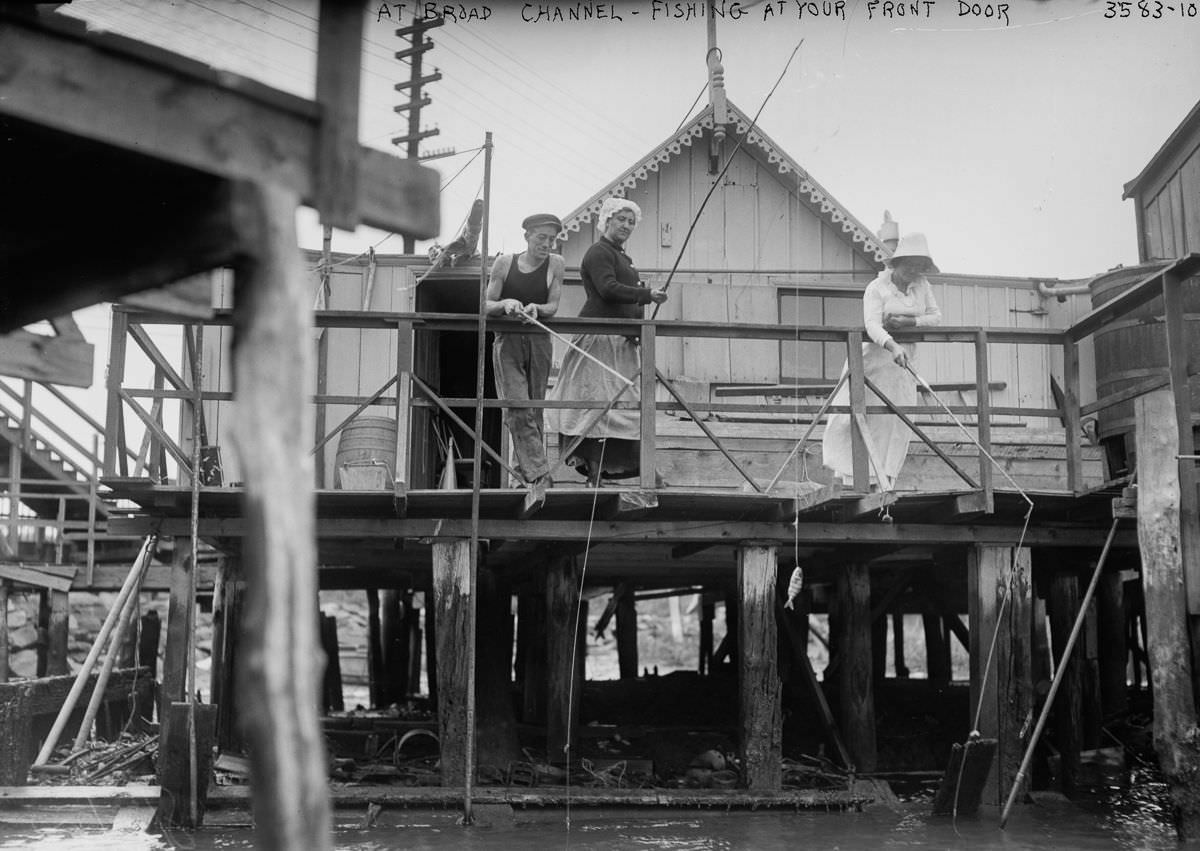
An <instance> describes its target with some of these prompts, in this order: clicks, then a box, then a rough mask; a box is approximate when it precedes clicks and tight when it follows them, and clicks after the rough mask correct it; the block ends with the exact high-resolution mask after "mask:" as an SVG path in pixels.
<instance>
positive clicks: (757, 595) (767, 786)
mask: <svg viewBox="0 0 1200 851" xmlns="http://www.w3.org/2000/svg"><path fill="white" fill-rule="evenodd" d="M737 566H738V618H737V623H738V644H737V646H738V650H739V651H740V652H739V654H738V659H739V663H738V671H739V674H740V677H739V683H738V694H739V699H740V707H741V709H740V712H739V715H738V717H739V720H740V736H739V744H740V749H741V752H742V770H743V772H744V774H745V780H746V788H748V789H750V790H752V791H762V792H773V791H778V790H779V789H780V788H781V785H782V782H783V776H782V766H781V759H782V757H783V708H782V687H781V684H780V680H779V660H778V644H779V638H778V629H777V626H776V620H775V580H776V574H777V573H778V572H779V568H778V563H777V559H776V550H775V546H774V545H773V544H756V543H755V544H752V543H746V544H742V545H740V546H739V547H738V565H737Z"/></svg>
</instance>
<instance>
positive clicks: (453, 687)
mask: <svg viewBox="0 0 1200 851" xmlns="http://www.w3.org/2000/svg"><path fill="white" fill-rule="evenodd" d="M432 550H433V610H435V611H436V614H435V616H434V623H435V629H436V634H437V681H438V682H437V708H438V738H439V739H440V740H441V747H442V758H441V769H442V785H444V786H460V785H462V783H463V779H464V777H465V776H466V770H467V763H468V754H467V747H468V742H470V741H471V738H472V737H471V736H470V735H468V730H467V723H468V722H467V683H468V678H467V667H468V666H469V665H470V664H471V661H472V657H473V656H474V652H473V650H474V648H473V646H472V642H471V640H470V635H469V631H468V618H467V608H468V606H469V604H470V596H471V542H470V541H469V540H466V539H454V540H439V541H434V543H433V547H432Z"/></svg>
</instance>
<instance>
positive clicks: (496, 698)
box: [475, 566, 522, 772]
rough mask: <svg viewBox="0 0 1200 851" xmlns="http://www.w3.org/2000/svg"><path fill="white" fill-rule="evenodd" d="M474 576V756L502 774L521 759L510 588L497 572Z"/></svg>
mask: <svg viewBox="0 0 1200 851" xmlns="http://www.w3.org/2000/svg"><path fill="white" fill-rule="evenodd" d="M476 575H477V582H476V586H475V587H476V595H477V599H478V605H477V606H476V607H475V612H476V627H475V633H476V634H475V648H476V649H475V658H476V662H475V669H476V675H475V727H476V729H477V730H478V734H477V736H476V740H477V744H476V746H475V750H476V752H477V754H478V760H477V764H478V765H479V766H480V767H481V768H483V767H484V766H488V767H490V768H491V769H493V770H495V771H496V772H503V771H504V770H505V769H507V767H508V765H509V763H511V762H514V761H516V760H519V759H521V758H522V756H521V746H520V743H519V741H518V739H517V717H516V712H515V710H514V708H513V699H512V698H513V681H512V670H513V617H512V587H511V585H510V583H509V581H508V580H507V579H506V578H505V576H504V575H503V574H501V573H500V572H499V571H497V570H495V569H493V568H489V567H487V566H480V569H479V571H478V572H477V574H476Z"/></svg>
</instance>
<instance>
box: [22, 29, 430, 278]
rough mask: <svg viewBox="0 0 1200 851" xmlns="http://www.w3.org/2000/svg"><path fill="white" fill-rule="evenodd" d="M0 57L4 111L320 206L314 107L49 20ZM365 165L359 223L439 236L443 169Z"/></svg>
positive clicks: (373, 161) (388, 159) (362, 160)
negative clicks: (278, 190)
mask: <svg viewBox="0 0 1200 851" xmlns="http://www.w3.org/2000/svg"><path fill="white" fill-rule="evenodd" d="M359 11H360V13H361V10H359ZM0 56H4V57H5V59H6V68H8V69H9V73H6V74H5V75H3V77H0V114H4V115H11V116H14V117H18V118H23V119H26V120H28V121H31V122H34V123H36V124H39V125H42V126H45V127H52V128H55V129H57V130H61V131H64V132H66V133H70V134H73V135H76V136H79V137H82V138H86V139H91V140H94V141H97V142H102V143H105V144H108V145H112V146H114V147H117V148H120V149H122V150H126V151H134V152H137V153H139V154H141V155H143V156H146V157H154V158H157V159H159V160H163V161H166V162H169V163H176V164H179V165H185V166H189V167H191V168H195V169H199V170H201V171H204V172H208V173H210V174H218V175H223V176H225V177H230V178H244V179H248V180H254V181H261V182H264V183H272V184H276V185H279V186H283V187H287V188H288V189H290V190H291V191H292V192H293V193H295V194H296V195H297V196H299V199H300V201H302V202H304V203H307V204H316V203H317V201H318V197H317V179H316V177H315V175H316V174H317V173H318V168H317V154H318V137H319V134H320V128H321V113H320V110H319V109H318V107H317V105H316V104H314V103H312V102H310V101H307V100H304V99H301V98H297V97H294V96H291V95H288V94H286V93H284V92H280V91H277V90H274V89H270V88H268V87H266V86H263V85H261V84H258V83H255V82H253V81H251V80H248V79H242V78H239V77H236V76H234V75H231V74H228V73H227V72H220V73H219V72H217V71H216V70H214V69H212V68H209V67H208V66H206V65H203V64H202V63H199V62H190V61H188V60H186V59H184V58H183V57H179V56H173V55H171V54H168V53H165V52H164V51H157V50H154V49H153V48H149V47H148V46H146V45H140V44H138V43H136V42H132V41H130V40H128V39H122V38H119V37H113V36H105V35H95V34H90V35H88V34H85V33H84V32H83V31H82V28H79V27H73V26H69V25H62V26H60V25H56V24H52V23H48V22H45V21H41V22H32V21H16V20H9V21H6V23H5V26H4V27H0ZM334 150H340V147H335V148H334ZM358 169H359V178H360V181H361V187H362V192H361V195H360V198H359V215H358V222H357V223H360V224H365V225H370V226H373V227H378V228H382V229H385V230H392V231H399V232H402V233H406V234H409V235H412V236H414V237H417V238H424V237H431V236H436V235H437V233H438V228H439V215H438V211H439V204H438V188H439V183H440V178H439V176H438V174H437V172H435V171H433V170H432V169H429V168H426V167H423V166H420V165H418V164H417V163H415V162H412V161H409V160H404V159H399V158H397V157H394V156H392V155H390V154H387V153H384V152H382V151H376V150H373V149H370V148H365V147H359V148H358ZM179 277H183V276H182V275H180V276H179Z"/></svg>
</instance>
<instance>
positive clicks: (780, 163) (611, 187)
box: [563, 103, 891, 263]
mask: <svg viewBox="0 0 1200 851" xmlns="http://www.w3.org/2000/svg"><path fill="white" fill-rule="evenodd" d="M728 107H729V112H730V115H731V117H732V119H733V120H732V121H730V122H729V124H727V125H726V127H732V128H733V130H734V132H736V133H738V134H740V135H742V136H744V137H746V144H748V145H753V146H755V147H757V148H758V149H759V150H761V151H762V152H763V153H764V154H765V155H766V160H767V162H768V163H769V164H770V165H773V166H775V168H776V169H777V170H778V172H779V173H780V174H783V175H789V174H790V175H794V176H795V178H796V181H797V184H796V188H797V191H798V193H799V195H800V196H802V198H803V197H807V199H808V201H809V203H810V204H811V206H813V207H814V208H816V209H817V210H819V211H820V213H821V215H822V216H823V217H824V218H825V219H826V220H827V221H828V222H829V223H830V224H832V225H834V226H836V227H838V228H840V230H841V231H842V232H843V233H845V234H846V235H847V236H849V237H850V240H851V242H852V243H854V244H856V245H859V246H861V249H862V251H863V253H865V254H867V255H868V256H870V257H873V258H874V260H875V262H877V263H882V262H884V261H885V260H886V259H887V258H888V257H890V256H891V252H890V251H889V250H888V248H887V246H885V245H884V244H883V243H882V242H880V241H879V238H878V237H876V236H875V234H874V233H873V232H872V231H871V230H870V229H869V228H867V227H866V225H864V224H863V223H862V222H860V221H859V220H858V219H856V218H855V217H854V216H853V215H851V213H850V211H849V210H847V209H846V208H845V207H843V206H842V205H841V204H840V203H839V202H838V201H837V199H835V198H834V197H833V196H832V195H831V194H829V192H828V191H826V189H825V188H824V187H823V186H821V184H819V183H817V181H815V180H814V179H813V178H812V176H811V175H810V174H809V173H808V172H807V171H805V170H804V169H803V168H801V167H800V165H799V164H798V163H797V162H796V161H795V160H793V159H792V158H791V157H790V156H788V154H787V153H786V152H785V151H784V150H783V149H782V148H780V147H779V146H778V145H776V144H775V143H774V142H773V141H772V140H771V139H770V137H768V136H767V135H766V134H765V133H763V132H762V131H761V130H759V129H757V128H755V129H754V130H751V120H750V118H749V116H747V115H746V114H745V113H744V112H742V111H741V110H740V109H738V108H737V107H736V106H734V105H733V104H732V103H729V104H728ZM713 127H714V124H713V117H712V107H707V108H706V109H704V110H703V111H702V112H701V113H700V114H699V115H697V116H696V117H695V118H694V119H692V121H691V122H690V123H688V124H687V125H685V126H684V127H683V129H681V130H680V131H679V132H678V133H676V134H675V135H674V136H672V137H671V138H669V139H668V140H667V141H666V142H664V143H663V144H661V145H659V146H658V147H657V148H655V149H654V150H653V151H651V152H650V153H649V154H648V155H647V156H645V157H643V158H642V159H641V160H639V161H638V162H637V163H636V164H635V165H634V166H633V167H632V168H630V169H629V170H628V171H626V172H625V173H624V174H622V175H621V176H620V177H618V178H617V179H616V180H614V181H613V182H612V183H610V184H608V185H607V186H605V187H604V188H603V189H601V190H600V191H599V192H598V193H596V194H595V195H593V196H592V197H591V198H590V199H588V200H587V201H586V202H585V203H584V204H583V205H582V206H580V207H578V208H577V209H575V210H574V211H573V212H572V213H571V214H570V215H569V216H567V218H566V219H565V220H564V221H563V230H567V231H573V232H575V233H578V232H579V231H580V229H581V228H582V227H583V225H584V224H586V223H588V222H591V221H592V220H593V219H594V218H595V217H596V215H597V214H598V213H599V212H600V207H601V205H603V204H604V201H605V199H606V198H610V197H614V196H615V197H618V198H624V197H625V194H626V191H627V190H629V189H633V188H634V187H636V186H637V185H638V183H640V182H642V181H644V180H646V179H647V177H648V176H649V174H650V173H651V172H657V171H658V170H659V168H660V167H661V166H663V165H665V164H667V163H669V162H670V161H671V160H672V159H673V158H674V157H675V156H676V155H678V154H679V153H680V152H681V151H682V150H683V147H684V146H685V145H687V146H689V147H690V146H691V144H692V143H693V142H694V141H695V140H696V139H699V138H702V137H703V135H704V131H705V130H712V129H713Z"/></svg>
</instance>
